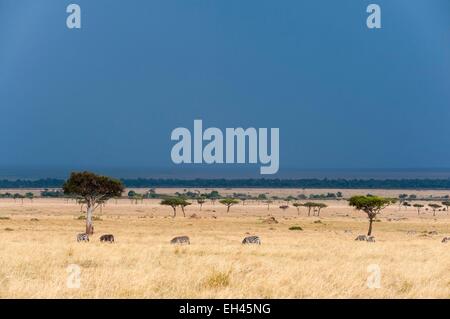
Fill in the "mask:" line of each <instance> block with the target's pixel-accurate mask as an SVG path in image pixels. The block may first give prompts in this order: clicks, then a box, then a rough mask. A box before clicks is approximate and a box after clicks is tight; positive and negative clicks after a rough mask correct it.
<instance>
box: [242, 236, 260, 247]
mask: <svg viewBox="0 0 450 319" xmlns="http://www.w3.org/2000/svg"><path fill="white" fill-rule="evenodd" d="M242 243H243V244H258V245H261V239H259V237H258V236H248V237H245V238H244V240H243V241H242Z"/></svg>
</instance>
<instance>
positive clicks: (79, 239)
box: [77, 233, 89, 242]
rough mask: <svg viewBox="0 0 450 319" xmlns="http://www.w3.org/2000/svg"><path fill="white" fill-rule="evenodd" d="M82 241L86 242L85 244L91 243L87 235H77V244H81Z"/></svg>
mask: <svg viewBox="0 0 450 319" xmlns="http://www.w3.org/2000/svg"><path fill="white" fill-rule="evenodd" d="M80 241H84V242H86V241H89V235H88V234H86V233H83V234H78V235H77V242H80Z"/></svg>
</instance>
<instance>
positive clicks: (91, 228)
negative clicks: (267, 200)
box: [86, 204, 94, 235]
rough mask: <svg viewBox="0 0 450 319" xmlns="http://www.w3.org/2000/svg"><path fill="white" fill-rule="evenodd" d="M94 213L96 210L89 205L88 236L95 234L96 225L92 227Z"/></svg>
mask: <svg viewBox="0 0 450 319" xmlns="http://www.w3.org/2000/svg"><path fill="white" fill-rule="evenodd" d="M93 213H94V208H93V207H92V206H91V205H90V204H88V206H87V213H86V234H88V235H93V234H94V225H92V214H93Z"/></svg>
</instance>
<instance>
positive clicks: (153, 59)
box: [0, 0, 450, 173]
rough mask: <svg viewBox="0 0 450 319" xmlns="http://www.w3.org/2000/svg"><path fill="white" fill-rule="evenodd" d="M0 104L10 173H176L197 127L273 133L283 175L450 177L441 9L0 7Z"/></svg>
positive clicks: (180, 4)
mask: <svg viewBox="0 0 450 319" xmlns="http://www.w3.org/2000/svg"><path fill="white" fill-rule="evenodd" d="M69 3H78V4H79V5H80V6H81V9H82V29H81V30H69V29H68V28H67V27H66V17H67V13H66V12H65V9H66V6H67V5H68V4H69ZM370 3H378V4H379V5H381V8H382V26H383V28H382V29H381V30H369V29H368V28H367V27H366V18H367V16H368V14H367V13H366V7H367V5H368V4H370ZM0 111H1V117H0V143H1V149H2V152H1V156H0V167H2V168H6V169H7V168H8V167H68V168H78V167H80V168H90V167H100V168H101V167H121V168H127V169H134V168H136V169H141V168H153V169H158V168H163V167H171V166H172V165H173V164H172V162H171V158H170V150H171V148H172V146H173V144H174V143H173V142H171V141H170V133H171V131H172V130H173V129H174V128H176V127H178V126H184V127H189V128H191V127H192V125H193V120H194V119H203V124H204V126H207V127H209V126H216V127H219V128H223V129H224V128H226V127H239V126H242V127H249V126H253V127H279V128H280V172H281V173H282V172H283V170H288V169H321V168H379V169H385V168H449V167H450V140H449V136H450V1H448V0H389V1H386V0H385V1H381V0H371V1H364V0H361V1H354V0H340V1H337V0H327V1H325V0H305V1H299V0H292V1H281V2H280V1H273V0H272V1H265V0H246V1H242V0H226V1H225V0H192V1H184V0H183V1H182V0H177V1H173V0H172V1H171V0H159V1H153V0H152V1H144V0H142V1H138V0H136V1H118V0H117V1H112V0H108V1H106V0H96V1H86V0H72V1H60V0H58V1H51V0H40V1H35V0H0ZM252 167H253V166H252ZM181 169H183V168H181ZM200 169H201V168H200ZM213 169H214V167H213ZM217 169H220V167H218V168H217ZM254 170H255V172H257V171H259V165H256V166H254Z"/></svg>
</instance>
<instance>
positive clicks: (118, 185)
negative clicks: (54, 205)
mask: <svg viewBox="0 0 450 319" xmlns="http://www.w3.org/2000/svg"><path fill="white" fill-rule="evenodd" d="M63 190H64V193H65V194H66V195H71V196H74V195H75V196H76V197H82V198H84V199H86V200H87V201H94V202H98V201H105V200H107V199H109V198H112V197H117V196H120V195H122V192H123V190H124V186H123V184H122V182H121V181H119V180H117V179H113V178H110V177H107V176H100V175H96V174H94V173H91V172H81V173H78V172H74V173H72V174H70V178H69V179H68V180H67V181H66V182H65V183H64V185H63Z"/></svg>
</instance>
